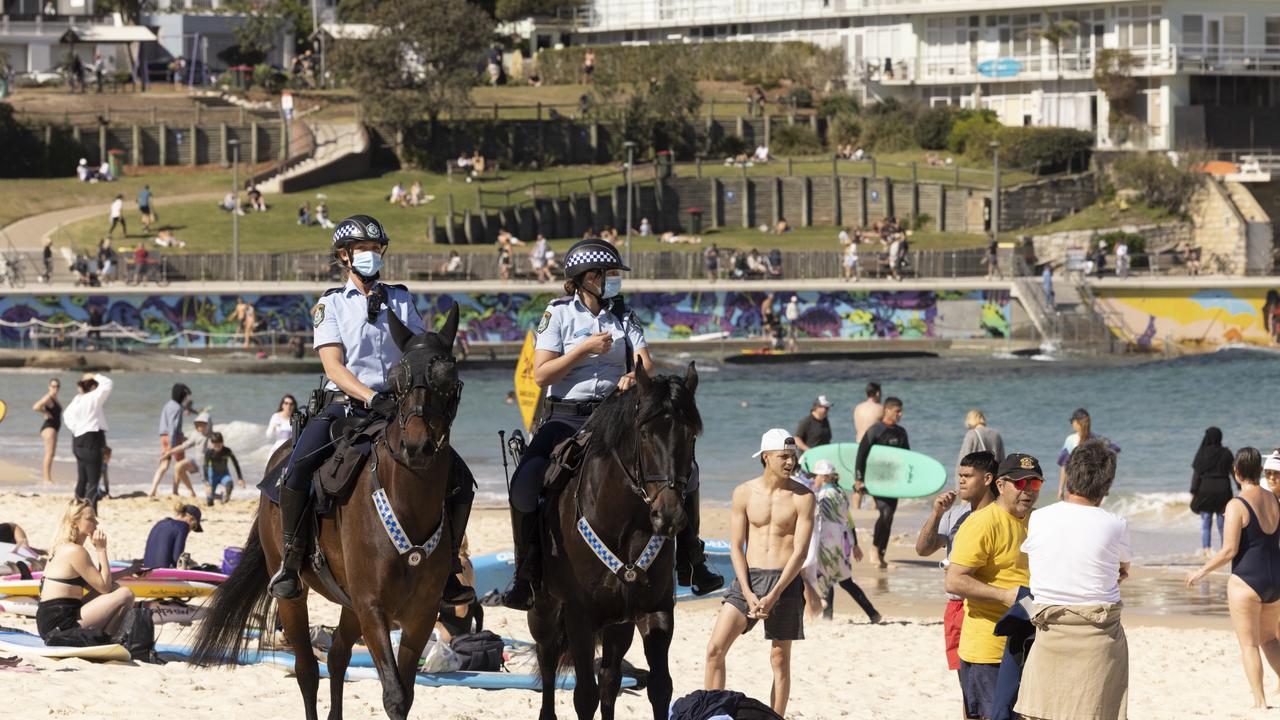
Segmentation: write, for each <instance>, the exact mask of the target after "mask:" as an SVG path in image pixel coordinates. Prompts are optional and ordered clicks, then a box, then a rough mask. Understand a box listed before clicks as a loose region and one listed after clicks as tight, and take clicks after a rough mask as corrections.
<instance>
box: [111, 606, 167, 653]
mask: <svg viewBox="0 0 1280 720" xmlns="http://www.w3.org/2000/svg"><path fill="white" fill-rule="evenodd" d="M115 641H116V642H118V643H120V644H121V645H123V646H124V647H125V649H126V650H128V651H129V657H131V658H133V659H134V660H137V661H139V662H146V663H156V664H159V663H160V662H161V661H160V659H159V658H158V657H156V625H155V620H154V619H153V618H152V616H151V608H146V607H135V608H132V609H131V610H129V614H128V615H125V617H124V623H123V624H122V625H121V626H120V632H119V633H118V634H117V635H116V638H115Z"/></svg>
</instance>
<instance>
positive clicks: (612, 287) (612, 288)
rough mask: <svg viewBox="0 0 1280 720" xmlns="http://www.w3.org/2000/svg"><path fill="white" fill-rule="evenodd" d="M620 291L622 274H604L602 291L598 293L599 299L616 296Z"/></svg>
mask: <svg viewBox="0 0 1280 720" xmlns="http://www.w3.org/2000/svg"><path fill="white" fill-rule="evenodd" d="M620 292H622V276H621V275H606V276H605V278H604V292H602V293H600V297H601V299H607V298H611V297H617V296H618V293H620Z"/></svg>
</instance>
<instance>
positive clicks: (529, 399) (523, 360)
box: [515, 330, 542, 433]
mask: <svg viewBox="0 0 1280 720" xmlns="http://www.w3.org/2000/svg"><path fill="white" fill-rule="evenodd" d="M535 337H536V336H535V335H534V332H533V331H532V330H530V331H529V333H528V334H527V335H525V336H524V347H522V348H520V360H519V361H517V362H516V375H515V385H516V404H517V405H519V406H520V419H522V420H524V431H525V432H526V433H530V432H533V427H534V426H535V425H536V424H537V422H538V416H539V415H541V412H540V411H541V409H542V388H540V387H538V383H537V382H535V381H534V379H533V348H534V341H535Z"/></svg>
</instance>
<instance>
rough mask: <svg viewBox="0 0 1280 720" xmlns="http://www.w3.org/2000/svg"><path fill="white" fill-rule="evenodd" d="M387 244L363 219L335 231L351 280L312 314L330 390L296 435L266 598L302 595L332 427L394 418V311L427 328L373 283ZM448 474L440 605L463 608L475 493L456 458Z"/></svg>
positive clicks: (401, 289) (417, 329)
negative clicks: (305, 527) (448, 545)
mask: <svg viewBox="0 0 1280 720" xmlns="http://www.w3.org/2000/svg"><path fill="white" fill-rule="evenodd" d="M389 242H390V238H388V237H387V232H386V230H385V229H383V227H382V223H380V222H378V221H377V220H375V219H374V218H372V217H369V216H368V215H353V216H351V217H349V218H347V219H346V220H343V221H342V222H340V223H338V225H337V227H335V228H334V230H333V245H332V251H333V257H334V259H335V260H336V261H337V262H338V264H339V266H340V267H342V268H343V269H344V270H345V271H346V272H347V273H348V279H347V284H346V285H344V286H343V287H340V288H333V289H332V290H328V291H326V292H325V293H324V295H323V296H321V298H320V302H318V303H317V304H316V306H315V307H314V308H312V311H311V323H312V325H313V326H314V327H315V339H314V341H313V343H312V345H313V347H315V349H316V352H317V353H318V354H319V355H320V362H321V363H323V365H324V374H325V377H327V378H328V383H327V384H326V386H325V391H324V398H323V401H322V402H321V403H320V406H321V409H320V410H319V411H318V412H317V413H315V414H314V415H313V416H312V417H311V418H310V420H309V421H308V422H307V425H306V427H305V429H304V430H303V431H302V432H301V433H300V434H299V436H298V438H297V441H296V442H295V443H294V446H293V452H292V453H291V454H290V455H289V462H288V464H287V465H286V467H285V471H284V475H283V482H282V487H281V488H280V516H281V528H282V531H283V536H284V537H283V541H284V561H283V562H282V563H281V566H280V571H279V572H277V573H276V574H275V577H273V578H271V585H270V591H271V594H272V595H273V596H275V597H277V598H283V599H291V598H296V597H299V596H300V595H301V594H302V582H301V580H300V579H299V577H298V569H299V567H301V564H302V557H303V553H304V552H305V551H306V544H307V538H306V537H303V536H301V534H300V530H301V528H302V524H303V522H304V521H305V520H306V512H307V506H308V501H309V499H310V496H311V478H312V475H313V474H314V473H315V471H316V470H318V469H319V468H320V466H321V465H323V464H324V461H325V460H326V459H328V458H329V456H330V455H332V454H333V444H332V442H331V440H330V437H329V429H330V425H332V423H333V421H334V420H336V419H338V418H341V417H346V416H348V415H354V416H358V417H363V416H365V415H367V414H369V413H371V412H372V413H378V414H381V415H383V416H384V417H390V416H391V415H393V414H394V413H395V412H396V409H397V401H396V399H395V398H394V397H393V396H392V395H391V393H389V392H388V384H387V374H388V372H389V371H390V370H391V368H392V367H394V366H395V364H396V362H398V361H399V360H400V357H401V355H402V353H401V351H400V348H399V346H397V345H396V342H395V340H394V339H393V338H392V335H391V326H390V325H389V322H390V321H389V319H388V313H391V312H394V313H395V314H396V317H398V318H399V319H400V321H401V322H402V323H403V324H404V326H405V327H407V328H408V329H409V330H410V331H412V332H413V333H414V334H415V335H417V334H419V333H422V332H424V331H425V329H426V328H425V326H424V325H423V322H422V316H421V315H419V314H418V311H417V309H416V308H415V307H414V305H413V296H412V295H411V294H410V293H409V291H408V289H407V288H405V286H403V285H386V284H384V283H381V282H379V280H378V277H379V275H380V273H381V271H382V265H383V261H382V256H383V254H384V253H385V252H386V250H387V245H388V243H389ZM453 467H454V468H455V471H454V478H452V479H451V488H450V492H449V497H448V500H447V501H446V503H445V512H446V513H447V514H448V516H449V529H450V534H451V536H452V537H451V540H452V543H453V564H454V572H451V573H450V574H449V582H448V584H447V585H446V586H445V589H444V597H443V598H442V599H443V601H444V602H445V603H446V604H450V605H462V604H465V603H467V602H470V601H471V600H473V599H474V598H475V593H474V591H473V590H472V589H471V588H468V587H466V586H464V585H462V584H461V583H460V582H459V581H458V579H457V573H459V572H461V571H462V565H461V563H460V562H459V560H458V548H459V547H460V545H461V542H462V535H463V533H464V532H466V527H467V518H468V516H469V515H470V514H471V501H472V499H473V498H474V497H475V491H474V489H473V481H471V482H468V481H469V480H470V477H471V476H470V471H469V470H467V468H466V464H465V463H464V462H463V460H462V458H461V457H458V455H457V453H454V457H453Z"/></svg>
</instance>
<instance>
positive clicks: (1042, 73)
mask: <svg viewBox="0 0 1280 720" xmlns="http://www.w3.org/2000/svg"><path fill="white" fill-rule="evenodd" d="M1097 52H1098V51H1096V50H1087V51H1078V52H1063V53H1062V55H1061V62H1059V57H1058V56H1057V55H1054V54H1051V53H1046V54H1043V55H1035V56H1028V57H1013V58H999V59H997V58H987V57H974V56H973V55H971V54H970V53H969V52H968V51H967V50H966V51H963V52H958V53H954V54H953V53H948V52H937V51H930V50H928V49H926V50H925V51H924V53H923V55H922V56H921V57H919V58H916V59H912V60H905V59H904V60H896V59H895V60H893V62H892V63H890V65H889V66H885V65H880V66H871V65H866V66H864V67H863V68H862V74H863V77H864V78H866V79H867V80H869V81H871V82H877V83H880V84H882V85H953V84H969V83H991V82H1028V81H1050V80H1058V79H1062V80H1078V79H1088V78H1091V77H1093V71H1094V69H1095V68H1096V66H1097ZM1129 52H1131V53H1132V54H1133V56H1134V59H1135V60H1136V63H1135V65H1134V68H1133V74H1134V75H1135V76H1137V77H1148V76H1153V75H1171V74H1173V73H1175V72H1177V70H1178V64H1179V59H1178V58H1177V56H1176V55H1175V53H1174V48H1173V47H1163V48H1161V47H1152V48H1143V49H1136V50H1135V49H1131V50H1130V51H1129ZM890 70H892V71H890Z"/></svg>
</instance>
